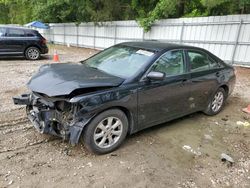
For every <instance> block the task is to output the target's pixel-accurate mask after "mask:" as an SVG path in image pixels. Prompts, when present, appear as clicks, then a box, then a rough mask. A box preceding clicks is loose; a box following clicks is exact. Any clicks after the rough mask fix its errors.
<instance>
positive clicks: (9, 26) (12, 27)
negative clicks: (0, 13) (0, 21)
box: [0, 25, 36, 31]
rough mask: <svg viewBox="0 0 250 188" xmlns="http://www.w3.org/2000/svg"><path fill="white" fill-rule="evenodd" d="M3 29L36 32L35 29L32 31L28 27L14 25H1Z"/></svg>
mask: <svg viewBox="0 0 250 188" xmlns="http://www.w3.org/2000/svg"><path fill="white" fill-rule="evenodd" d="M0 27H2V28H11V29H23V30H27V31H36V30H35V29H30V28H26V27H21V26H14V25H0Z"/></svg>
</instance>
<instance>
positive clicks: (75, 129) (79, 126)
mask: <svg viewBox="0 0 250 188" xmlns="http://www.w3.org/2000/svg"><path fill="white" fill-rule="evenodd" d="M69 102H70V103H72V104H77V106H80V109H79V110H78V111H77V113H76V115H75V118H76V119H77V121H76V123H75V124H74V125H73V126H71V128H70V142H71V143H72V144H76V143H78V142H79V139H80V135H81V134H82V131H83V129H84V127H85V126H87V125H88V123H89V122H90V121H91V120H92V119H93V118H94V117H95V116H96V115H98V114H100V113H101V112H103V111H105V110H108V109H110V108H120V109H126V111H127V112H128V113H129V117H128V118H129V121H130V129H129V130H130V131H129V134H130V133H134V132H136V131H137V130H136V129H135V127H137V126H136V124H137V85H131V87H118V88H115V89H109V90H105V91H101V92H98V93H95V94H91V93H90V94H87V95H86V94H85V95H79V96H76V97H73V98H71V99H70V100H69ZM127 115H128V114H127Z"/></svg>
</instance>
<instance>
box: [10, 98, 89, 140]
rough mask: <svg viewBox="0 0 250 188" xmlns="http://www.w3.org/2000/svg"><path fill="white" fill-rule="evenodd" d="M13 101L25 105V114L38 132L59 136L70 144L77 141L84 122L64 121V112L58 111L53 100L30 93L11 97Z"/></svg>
mask: <svg viewBox="0 0 250 188" xmlns="http://www.w3.org/2000/svg"><path fill="white" fill-rule="evenodd" d="M13 102H14V104H16V105H26V112H27V116H28V118H29V120H30V121H31V122H32V124H33V126H34V127H35V128H36V129H37V131H38V132H40V133H43V134H51V135H55V136H59V137H61V138H63V139H64V140H69V141H70V143H72V144H76V143H78V141H79V137H80V135H81V132H82V129H83V127H84V125H85V124H84V123H83V122H81V121H74V120H72V121H70V122H69V121H65V120H64V118H65V117H64V112H63V111H58V110H57V109H56V108H55V104H54V103H53V102H50V101H46V100H44V99H42V98H39V97H38V96H36V95H34V94H32V93H31V94H22V95H21V96H17V97H13Z"/></svg>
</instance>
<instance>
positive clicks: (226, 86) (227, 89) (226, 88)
mask: <svg viewBox="0 0 250 188" xmlns="http://www.w3.org/2000/svg"><path fill="white" fill-rule="evenodd" d="M220 88H222V89H224V91H225V93H226V98H227V97H228V92H229V87H228V85H226V84H223V85H221V86H220Z"/></svg>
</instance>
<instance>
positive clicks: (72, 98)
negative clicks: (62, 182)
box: [13, 41, 235, 154]
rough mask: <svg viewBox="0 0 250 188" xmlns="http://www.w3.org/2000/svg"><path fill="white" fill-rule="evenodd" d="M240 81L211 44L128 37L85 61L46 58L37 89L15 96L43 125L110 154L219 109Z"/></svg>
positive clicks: (35, 122)
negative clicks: (152, 130) (131, 140)
mask: <svg viewBox="0 0 250 188" xmlns="http://www.w3.org/2000/svg"><path fill="white" fill-rule="evenodd" d="M234 84H235V73H234V68H233V67H232V66H230V65H227V64H226V63H224V62H223V61H222V60H221V59H219V58H218V57H216V56H215V55H213V54H211V53H210V52H208V51H206V50H204V49H201V48H197V47H191V46H183V45H177V44H169V43H161V42H157V41H142V42H126V43H121V44H118V45H115V46H112V47H110V48H108V49H106V50H103V51H101V52H99V53H98V54H96V55H94V56H92V57H90V58H89V59H87V60H85V61H82V62H78V63H61V64H48V65H43V66H41V67H40V69H39V71H38V72H37V73H36V74H35V75H34V76H33V77H32V78H31V80H30V81H29V82H28V84H27V86H28V88H29V90H30V93H28V94H22V95H21V96H18V97H13V100H14V103H15V104H17V105H26V109H27V116H28V118H29V119H30V121H31V122H32V124H33V125H34V127H35V128H36V129H37V130H38V131H39V132H40V133H44V134H52V135H55V136H59V137H61V138H63V139H65V140H69V141H70V143H72V144H77V143H78V142H80V141H83V143H84V145H85V147H86V148H87V149H89V150H90V151H92V152H94V153H96V154H105V153H108V152H112V151H114V150H115V149H117V148H118V147H119V146H120V145H121V143H122V142H123V141H124V139H125V138H126V136H127V135H130V134H133V133H135V132H138V131H140V130H142V129H145V128H148V127H151V126H153V125H157V124H161V123H164V122H167V121H170V120H172V119H176V118H178V117H181V116H185V115H187V114H190V113H194V112H197V111H203V112H204V113H205V114H207V115H215V114H217V113H219V112H220V111H221V110H222V108H223V106H224V104H225V100H226V98H227V97H228V96H229V95H230V94H231V92H232V90H233V88H234Z"/></svg>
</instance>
